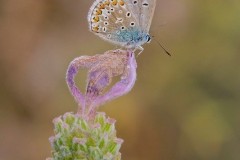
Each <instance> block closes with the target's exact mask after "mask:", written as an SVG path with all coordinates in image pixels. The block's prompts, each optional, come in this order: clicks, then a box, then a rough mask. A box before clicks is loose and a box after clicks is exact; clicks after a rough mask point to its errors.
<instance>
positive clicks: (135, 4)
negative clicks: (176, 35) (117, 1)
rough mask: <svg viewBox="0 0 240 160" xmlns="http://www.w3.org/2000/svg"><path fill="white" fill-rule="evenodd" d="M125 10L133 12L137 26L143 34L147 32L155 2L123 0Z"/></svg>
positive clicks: (151, 0)
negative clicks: (125, 6) (125, 5)
mask: <svg viewBox="0 0 240 160" xmlns="http://www.w3.org/2000/svg"><path fill="white" fill-rule="evenodd" d="M125 1H126V3H127V8H128V9H129V10H131V11H132V12H133V15H134V17H135V19H136V21H137V24H138V25H139V27H140V28H141V30H142V31H144V32H145V33H148V32H149V29H150V26H151V22H152V18H153V14H154V10H155V6H156V0H125Z"/></svg>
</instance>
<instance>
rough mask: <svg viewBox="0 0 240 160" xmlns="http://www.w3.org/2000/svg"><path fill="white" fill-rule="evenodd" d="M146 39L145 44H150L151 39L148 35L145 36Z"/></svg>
mask: <svg viewBox="0 0 240 160" xmlns="http://www.w3.org/2000/svg"><path fill="white" fill-rule="evenodd" d="M146 39H147V43H150V42H151V40H152V37H151V36H150V35H149V34H147V35H146Z"/></svg>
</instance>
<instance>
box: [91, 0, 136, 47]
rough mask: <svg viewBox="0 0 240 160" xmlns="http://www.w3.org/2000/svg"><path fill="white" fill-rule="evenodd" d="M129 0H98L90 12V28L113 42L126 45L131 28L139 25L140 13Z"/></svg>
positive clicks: (129, 37) (129, 38)
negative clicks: (136, 12) (134, 10)
mask: <svg viewBox="0 0 240 160" xmlns="http://www.w3.org/2000/svg"><path fill="white" fill-rule="evenodd" d="M132 7H133V6H131V5H129V2H128V1H127V0H97V1H95V2H94V3H93V5H92V7H91V8H90V10H89V13H88V22H89V29H90V31H92V32H93V33H95V34H96V35H98V36H99V37H101V38H103V39H104V40H107V41H109V42H111V43H114V44H117V45H121V46H126V45H127V43H128V42H129V41H130V40H131V36H132V35H131V34H130V32H131V29H132V28H133V27H134V26H139V25H140V24H139V20H137V18H138V15H133V10H132V9H133V8H132Z"/></svg>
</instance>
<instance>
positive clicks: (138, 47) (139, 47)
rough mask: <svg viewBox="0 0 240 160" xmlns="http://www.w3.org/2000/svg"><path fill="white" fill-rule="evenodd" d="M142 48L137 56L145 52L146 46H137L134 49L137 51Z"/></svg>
mask: <svg viewBox="0 0 240 160" xmlns="http://www.w3.org/2000/svg"><path fill="white" fill-rule="evenodd" d="M137 49H138V50H140V51H139V52H138V53H137V57H138V56H139V55H140V54H141V53H142V52H143V50H144V48H143V47H142V46H137V47H136V48H135V49H134V52H135V51H136V50H137Z"/></svg>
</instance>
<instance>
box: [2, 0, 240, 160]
mask: <svg viewBox="0 0 240 160" xmlns="http://www.w3.org/2000/svg"><path fill="white" fill-rule="evenodd" d="M92 3H93V0H78V1H76V0H75V1H66V0H37V1H33V0H22V1H19V0H1V1H0V73H1V78H0V159H1V160H15V159H18V160H32V159H34V160H42V159H45V158H46V157H49V156H51V148H50V144H49V141H48V138H49V137H50V136H51V135H53V124H52V119H53V118H55V117H57V116H59V115H62V114H64V113H65V112H67V111H74V112H76V110H77V104H76V103H75V102H74V100H73V97H72V96H71V95H70V93H69V91H68V88H67V85H66V83H65V73H66V69H67V67H68V64H69V63H70V62H71V60H73V59H74V58H75V57H78V56H81V55H95V54H97V53H103V52H105V51H107V50H110V49H115V48H116V46H114V45H112V44H109V43H108V42H105V41H102V40H101V39H100V38H98V37H97V36H95V35H94V34H93V33H90V32H89V31H88V24H87V18H86V17H87V13H88V9H89V7H90V6H91V4H92ZM239 30H240V1H239V0H228V1H225V0H218V1H209V0H195V1H192V0H157V8H156V12H155V15H154V19H153V23H152V26H151V30H150V33H151V35H153V36H154V37H155V38H154V39H156V40H157V41H160V42H162V43H163V45H164V46H165V47H166V48H167V49H168V50H169V51H170V52H171V53H172V55H173V56H172V57H169V56H167V55H166V54H164V52H163V50H162V49H161V48H160V47H159V45H158V44H157V43H156V42H155V41H154V40H153V41H152V42H151V43H150V44H146V45H144V48H145V50H144V52H143V53H142V54H141V55H140V56H139V57H138V58H137V62H138V68H137V72H138V80H137V81H136V84H135V86H134V88H133V90H132V91H131V92H130V93H129V94H128V95H126V96H123V97H120V98H118V99H117V100H115V101H112V102H109V103H107V104H106V105H104V106H102V107H101V108H100V110H101V111H104V112H106V113H107V115H108V116H110V117H112V118H115V119H116V120H117V126H116V127H117V131H118V132H117V134H118V137H121V138H123V139H124V140H125V141H124V144H123V146H122V148H121V152H122V157H123V159H126V160H146V159H147V160H203V159H204V160H239V159H240V154H239V151H240V127H239V123H240V116H239V115H240V92H239V91H240V84H239V82H240V65H239V59H240V54H239V53H240V31H239ZM79 80H82V84H84V83H83V82H84V81H85V80H84V78H82V79H81V77H80V78H79Z"/></svg>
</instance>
